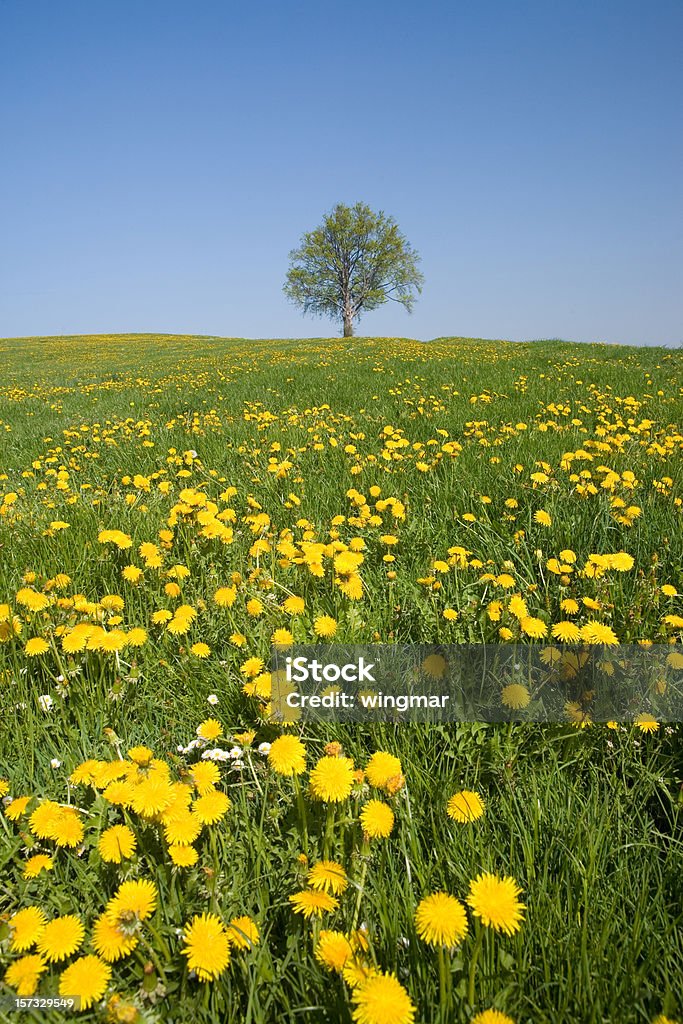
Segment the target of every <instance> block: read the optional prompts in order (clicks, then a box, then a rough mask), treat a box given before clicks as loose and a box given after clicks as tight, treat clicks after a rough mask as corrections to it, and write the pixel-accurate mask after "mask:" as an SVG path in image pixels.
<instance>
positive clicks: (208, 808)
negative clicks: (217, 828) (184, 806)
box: [190, 789, 230, 842]
mask: <svg viewBox="0 0 683 1024" xmlns="http://www.w3.org/2000/svg"><path fill="white" fill-rule="evenodd" d="M229 809H230V799H229V797H228V796H227V795H226V794H225V793H223V792H222V791H221V790H220V789H214V790H212V791H211V792H210V793H205V794H204V796H200V797H197V799H196V800H195V801H194V803H193V804H192V813H193V814H194V815H196V817H197V818H198V819H199V821H200V822H201V823H202V824H203V825H215V824H216V822H217V821H220V820H221V818H223V817H225V815H226V814H227V813H228V810H229ZM190 842H192V840H190Z"/></svg>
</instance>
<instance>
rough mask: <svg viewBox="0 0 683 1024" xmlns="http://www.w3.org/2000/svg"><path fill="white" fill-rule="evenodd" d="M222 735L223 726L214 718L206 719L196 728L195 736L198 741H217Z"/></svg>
mask: <svg viewBox="0 0 683 1024" xmlns="http://www.w3.org/2000/svg"><path fill="white" fill-rule="evenodd" d="M222 735H223V726H222V725H221V723H220V722H217V721H216V719H215V718H207V719H205V721H203V722H200V723H199V725H198V726H197V736H198V737H199V739H200V740H217V739H218V737H219V736H222Z"/></svg>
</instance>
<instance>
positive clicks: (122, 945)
mask: <svg viewBox="0 0 683 1024" xmlns="http://www.w3.org/2000/svg"><path fill="white" fill-rule="evenodd" d="M137 944H138V940H137V938H136V936H135V935H124V933H123V932H122V931H120V930H119V929H118V928H117V927H116V925H115V924H114V923H113V922H112V921H111V919H110V917H109V915H108V914H107V912H106V911H105V912H104V913H103V914H100V916H99V917H98V918H97V920H96V921H95V923H94V925H93V930H92V946H93V949H94V950H95V952H96V953H97V954H98V955H99V956H101V957H102V959H103V960H106V961H107V963H110V964H111V963H115V962H116V961H117V960H120V959H121V958H122V957H124V956H128V954H129V953H132V952H133V950H134V949H135V947H136V946H137Z"/></svg>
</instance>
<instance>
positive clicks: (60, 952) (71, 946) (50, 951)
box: [37, 914, 85, 961]
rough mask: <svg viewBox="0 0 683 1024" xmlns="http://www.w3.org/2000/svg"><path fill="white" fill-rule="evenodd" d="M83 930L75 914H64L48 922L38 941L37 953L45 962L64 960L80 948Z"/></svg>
mask: <svg viewBox="0 0 683 1024" xmlns="http://www.w3.org/2000/svg"><path fill="white" fill-rule="evenodd" d="M84 935H85V928H84V927H83V923H82V921H81V920H80V918H78V917H76V916H75V914H65V915H64V916H63V917H56V918H54V920H53V921H49V922H48V923H47V924H46V925H45V928H44V929H43V931H42V934H41V936H40V938H39V939H38V946H37V949H38V952H39V953H40V954H41V955H42V956H44V957H45V959H46V960H51V961H57V960H65V959H66V958H67V957H68V956H71V954H72V953H75V952H76V950H77V949H79V948H80V946H81V943H82V942H83V936H84Z"/></svg>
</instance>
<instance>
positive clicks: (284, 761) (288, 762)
mask: <svg viewBox="0 0 683 1024" xmlns="http://www.w3.org/2000/svg"><path fill="white" fill-rule="evenodd" d="M268 764H269V765H270V767H271V768H272V769H273V770H274V771H276V772H277V773H278V775H301V773H302V772H304V771H305V770H306V747H305V746H304V745H303V743H302V742H301V740H300V739H299V737H298V736H291V735H290V734H289V733H285V735H284V736H279V737H278V738H277V739H276V740H273V742H272V744H271V747H270V751H269V752H268Z"/></svg>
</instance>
